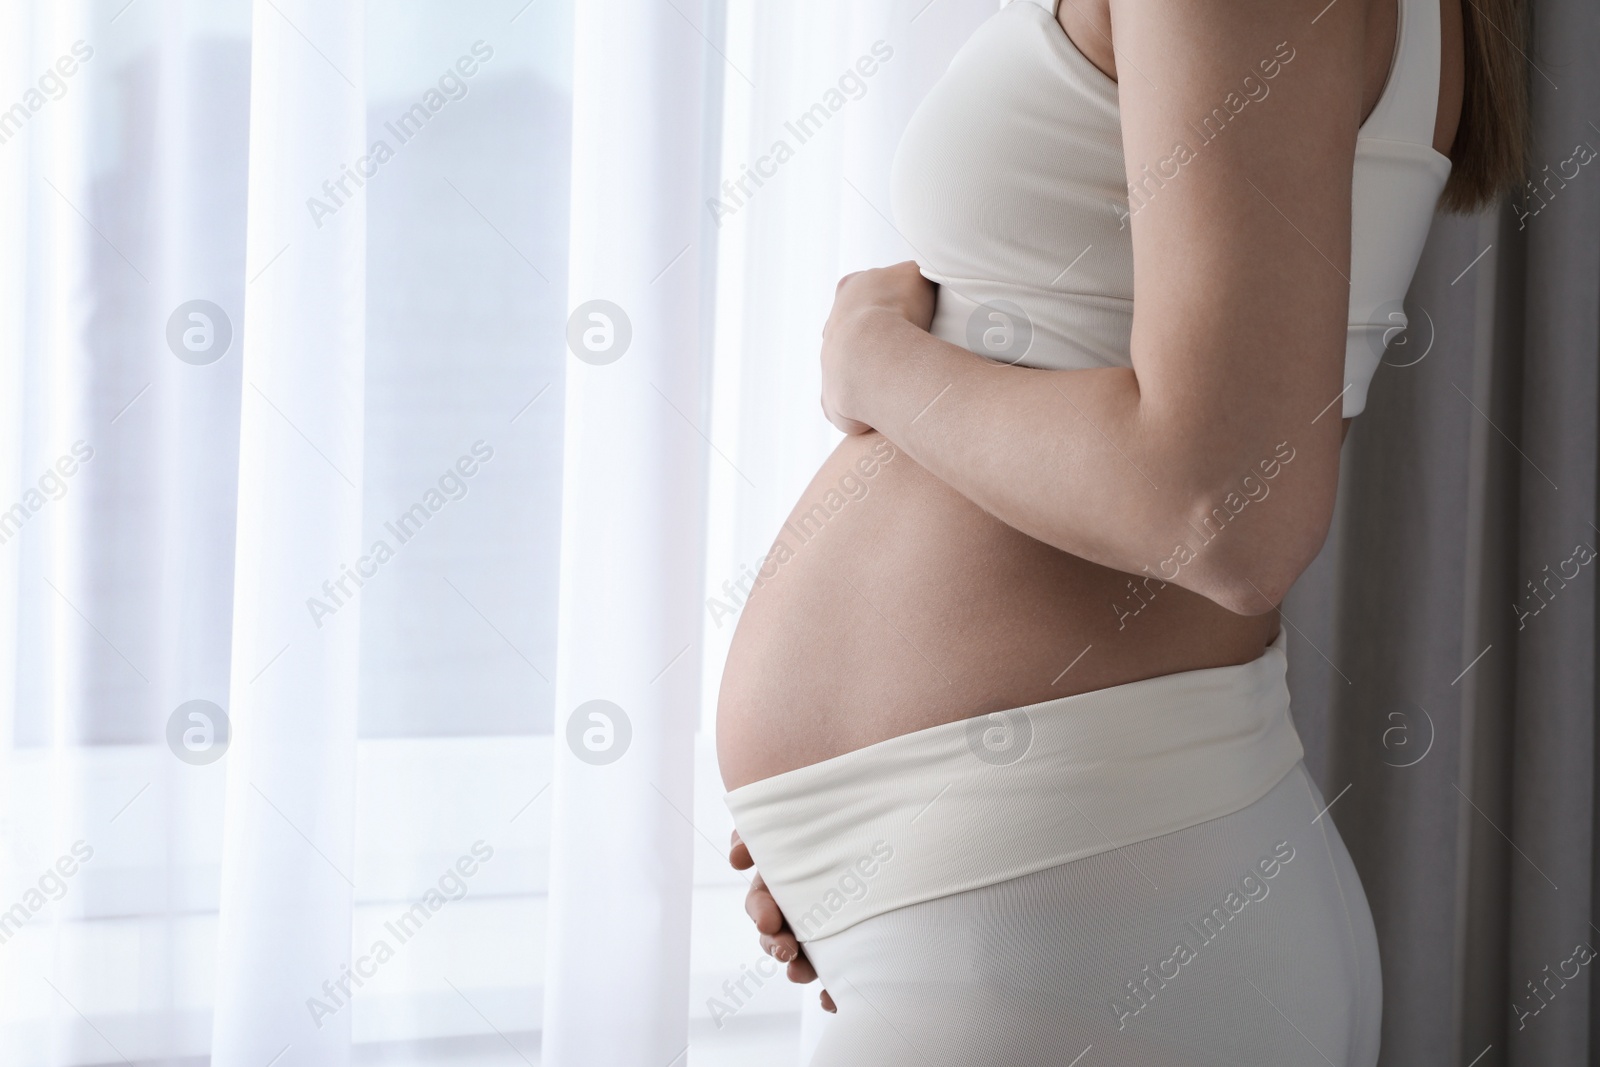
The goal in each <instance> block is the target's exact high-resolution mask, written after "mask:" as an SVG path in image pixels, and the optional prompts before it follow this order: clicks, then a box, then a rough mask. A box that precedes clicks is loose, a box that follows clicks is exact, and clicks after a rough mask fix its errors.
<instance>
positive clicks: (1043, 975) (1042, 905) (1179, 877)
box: [807, 765, 1381, 1067]
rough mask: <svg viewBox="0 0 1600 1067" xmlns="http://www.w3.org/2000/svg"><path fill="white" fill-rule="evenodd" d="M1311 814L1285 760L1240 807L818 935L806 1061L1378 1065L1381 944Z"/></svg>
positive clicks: (1306, 794)
mask: <svg viewBox="0 0 1600 1067" xmlns="http://www.w3.org/2000/svg"><path fill="white" fill-rule="evenodd" d="M1063 803H1065V800H1063ZM1321 808H1322V802H1321V798H1320V796H1318V795H1317V793H1316V791H1315V787H1314V786H1313V785H1312V783H1311V781H1310V778H1309V776H1308V775H1307V774H1306V772H1305V770H1304V767H1303V765H1297V766H1296V767H1295V768H1294V770H1292V771H1291V772H1290V773H1289V774H1288V775H1287V776H1286V777H1285V778H1284V779H1283V780H1282V781H1280V782H1279V783H1278V784H1277V785H1276V786H1274V787H1273V789H1272V790H1271V791H1270V792H1269V793H1268V794H1267V795H1266V796H1265V797H1263V798H1262V799H1260V800H1258V801H1257V802H1255V803H1254V804H1252V805H1250V806H1248V807H1246V808H1244V809H1242V810H1240V811H1238V812H1235V813H1233V814H1232V815H1228V816H1225V817H1223V818H1220V819H1214V820H1211V821H1210V822H1206V823H1202V824H1200V825H1199V826H1195V827H1191V828H1189V829H1187V830H1182V831H1179V832H1177V833H1173V834H1168V835H1165V836H1162V837H1158V838H1152V839H1150V840H1147V841H1142V842H1137V843H1135V844H1130V845H1126V846H1124V847H1122V848H1117V849H1113V850H1110V851H1107V852H1103V853H1101V854H1099V855H1096V856H1091V857H1088V858H1086V859H1083V860H1078V861H1075V862H1072V863H1068V864H1064V865H1061V866H1059V867H1054V868H1050V869H1048V870H1044V871H1039V872H1037V873H1034V874H1030V875H1026V876H1024V877H1021V878H1015V879H1012V880H1010V881H1006V882H1001V883H997V884H995V885H992V886H987V887H984V888H981V889H976V890H972V891H969V892H965V893H958V894H954V895H952V896H948V897H944V898H941V899H938V900H933V901H927V902H925V903H922V904H916V905H912V906H910V907H905V908H900V909H898V910H896V911H892V912H888V913H886V914H884V915H880V916H878V917H876V918H873V919H869V920H867V921H865V922H862V923H860V924H858V925H856V926H854V927H851V928H850V929H847V930H844V931H841V932H840V933H838V934H836V935H834V936H832V937H828V938H824V939H822V940H819V941H814V942H811V943H810V944H809V945H808V946H807V951H808V954H809V955H810V956H811V959H812V961H813V962H814V963H815V964H816V967H817V970H818V972H819V974H820V975H821V976H822V980H823V984H824V985H825V986H826V987H827V989H828V990H829V992H830V993H831V994H832V995H833V998H834V1000H835V1001H836V1002H837V1004H838V1007H839V1012H838V1015H837V1016H835V1017H833V1018H832V1019H830V1020H829V1021H828V1030H827V1032H826V1034H825V1036H824V1038H823V1040H822V1042H821V1044H820V1046H819V1048H818V1051H817V1053H816V1055H815V1057H814V1058H813V1059H812V1061H811V1062H812V1067H845V1065H857V1064H863V1065H864V1064H873V1065H880V1067H899V1065H902V1064H904V1065H906V1067H911V1065H916V1067H926V1065H938V1067H943V1065H946V1064H949V1065H961V1067H970V1065H976V1064H995V1065H1000V1064H1004V1065H1006V1067H1030V1065H1034V1064H1038V1065H1041V1067H1042V1065H1046V1064H1048V1065H1049V1067H1066V1065H1069V1064H1073V1063H1074V1062H1075V1061H1074V1057H1077V1056H1079V1055H1080V1054H1081V1053H1084V1052H1085V1050H1091V1051H1088V1053H1087V1054H1086V1055H1084V1056H1083V1059H1082V1061H1081V1065H1082V1067H1118V1065H1126V1067H1135V1065H1137V1067H1178V1065H1183V1067H1196V1065H1202V1064H1217V1065H1228V1067H1238V1065H1241V1064H1244V1065H1253V1064H1263V1065H1265V1064H1270V1065H1272V1067H1290V1065H1295V1064H1307V1065H1320V1067H1326V1065H1328V1064H1333V1065H1335V1067H1371V1065H1372V1064H1373V1063H1375V1062H1376V1059H1377V1041H1378V1024H1379V1014H1380V1005H1381V979H1380V975H1379V971H1378V955H1377V942H1376V938H1375V936H1374V933H1373V928H1372V919H1371V916H1370V913H1369V912H1368V910H1367V904H1366V899H1365V897H1364V896H1363V894H1362V892H1361V884H1360V881H1359V879H1358V878H1357V877H1356V874H1355V870H1354V868H1353V867H1352V866H1351V863H1350V858H1349V855H1348V853H1347V852H1346V851H1345V849H1344V845H1343V843H1342V842H1340V841H1339V840H1338V833H1337V831H1336V830H1335V829H1334V828H1333V825H1332V823H1331V821H1330V819H1329V817H1328V816H1326V815H1322V816H1321V817H1320V818H1318V817H1317V816H1318V815H1319V813H1320V811H1321Z"/></svg>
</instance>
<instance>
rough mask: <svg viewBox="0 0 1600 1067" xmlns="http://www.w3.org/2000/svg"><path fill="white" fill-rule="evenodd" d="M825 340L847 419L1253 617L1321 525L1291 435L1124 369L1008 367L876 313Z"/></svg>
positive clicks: (1308, 549) (1069, 536)
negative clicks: (1180, 400)
mask: <svg viewBox="0 0 1600 1067" xmlns="http://www.w3.org/2000/svg"><path fill="white" fill-rule="evenodd" d="M833 343H838V344H844V345H847V346H849V347H850V350H851V351H850V352H849V354H848V355H847V356H846V357H844V359H843V361H842V362H844V363H846V364H847V365H848V367H849V368H850V369H849V371H848V372H847V377H848V378H849V379H850V381H849V384H848V386H847V387H846V388H847V389H848V392H849V393H850V395H851V398H852V405H853V407H854V408H855V410H854V411H852V412H850V414H851V415H852V417H855V418H858V419H860V420H861V421H862V422H865V423H867V424H868V425H870V426H872V427H873V428H875V429H877V430H878V431H879V432H881V433H882V434H884V436H886V437H888V438H889V439H890V440H891V441H893V442H894V443H895V445H896V446H898V447H900V448H902V449H904V450H905V451H906V453H907V454H908V455H910V456H911V457H912V458H913V459H915V460H916V461H917V462H918V463H919V464H921V465H922V466H923V467H925V468H927V469H928V470H929V471H930V472H931V473H933V474H934V475H935V476H936V477H938V478H940V479H941V480H943V481H944V482H946V483H947V484H949V485H950V486H951V487H952V488H954V489H955V490H957V491H958V492H960V493H961V494H962V495H964V496H966V497H967V498H968V499H970V500H972V501H973V502H974V503H976V504H977V505H978V506H980V507H982V508H983V509H984V510H986V511H988V512H989V513H990V514H992V515H994V516H995V517H996V518H998V519H1000V520H1001V521H1003V522H1005V523H1007V524H1008V525H1010V526H1012V527H1014V528H1016V529H1018V530H1020V531H1021V532H1023V533H1025V534H1028V535H1029V536H1031V537H1034V538H1035V539H1037V540H1040V541H1043V542H1045V543H1047V544H1049V545H1052V546H1054V547H1056V548H1059V549H1061V550H1062V551H1065V552H1070V553H1072V554H1073V555H1076V556H1081V557H1083V558H1085V559H1089V560H1091V561H1093V562H1095V563H1099V564H1102V565H1104V566H1107V567H1112V568H1115V569H1117V570H1122V571H1128V572H1132V573H1147V574H1151V575H1154V576H1155V577H1157V578H1159V579H1161V580H1163V581H1171V582H1174V583H1175V584H1178V585H1180V586H1183V587H1184V588H1187V589H1191V590H1193V591H1194V592H1197V593H1200V594H1201V595H1203V596H1207V597H1209V598H1211V599H1213V600H1215V601H1217V602H1218V603H1220V604H1222V605H1223V606H1225V607H1227V608H1229V609H1230V610H1233V611H1236V612H1239V613H1241V614H1259V613H1262V612H1265V611H1268V610H1271V609H1272V607H1274V606H1275V605H1276V603H1277V602H1278V600H1280V599H1281V597H1282V594H1283V593H1284V592H1286V591H1287V588H1288V585H1289V584H1290V583H1291V582H1292V581H1293V580H1294V578H1295V577H1297V576H1298V574H1299V571H1300V569H1302V568H1303V567H1304V566H1305V564H1306V563H1308V562H1309V561H1310V559H1311V558H1312V557H1313V556H1314V555H1315V552H1316V549H1317V547H1319V546H1320V544H1321V541H1322V538H1323V536H1324V535H1325V533H1326V528H1327V516H1325V515H1318V514H1315V510H1316V509H1315V507H1314V505H1315V502H1316V501H1318V500H1319V499H1321V495H1322V494H1320V493H1319V491H1318V488H1317V487H1313V486H1311V485H1310V484H1308V483H1309V482H1310V481H1311V480H1312V479H1313V478H1314V477H1317V476H1325V474H1324V473H1323V472H1315V471H1310V470H1305V471H1301V470H1295V469H1294V467H1293V462H1294V457H1295V456H1296V455H1297V452H1296V449H1295V443H1294V442H1293V441H1292V440H1287V439H1281V440H1278V441H1267V440H1266V438H1265V437H1264V436H1262V435H1261V434H1260V433H1259V432H1246V433H1240V432H1239V427H1238V425H1237V424H1236V421H1237V420H1235V419H1233V418H1230V415H1229V413H1226V412H1220V413H1216V414H1215V415H1213V416H1211V417H1204V418H1202V417H1197V415H1196V413H1195V412H1194V411H1193V410H1186V409H1185V406H1184V405H1181V404H1179V405H1172V404H1161V403H1159V402H1157V401H1156V400H1154V399H1152V398H1150V397H1147V396H1145V395H1143V394H1142V393H1141V390H1140V384H1139V381H1138V378H1137V376H1136V374H1135V372H1134V371H1133V370H1132V369H1131V368H1120V367H1116V368H1096V369H1089V370H1067V371H1053V370H1040V369H1034V368H1024V367H1014V366H1006V365H1002V364H998V363H995V362H993V361H991V360H988V359H985V358H983V357H981V356H977V355H974V354H973V353H971V352H969V351H967V350H966V349H964V348H962V347H960V346H958V345H953V344H950V343H948V342H945V341H942V340H940V339H938V338H936V337H933V336H932V335H930V334H928V333H927V332H925V331H923V330H921V329H918V328H917V327H916V326H915V325H914V324H912V323H910V322H908V321H906V320H905V319H904V318H903V317H902V316H898V315H895V314H893V313H892V312H887V311H882V310H868V311H865V312H863V313H862V314H861V315H859V316H858V317H857V318H856V320H855V322H854V325H853V327H852V328H851V329H850V330H848V331H844V336H843V337H840V338H838V339H836V340H835V342H833ZM1257 452H1259V453H1260V454H1259V456H1257V455H1255V453H1257ZM1305 466H1306V464H1305V462H1302V463H1301V467H1302V468H1305ZM1291 473H1292V474H1293V475H1297V476H1300V477H1286V475H1288V474H1291ZM1335 477H1336V472H1335ZM1297 482H1298V483H1299V484H1296V483H1297ZM1271 496H1276V497H1277V499H1276V500H1273V501H1272V503H1271V504H1268V503H1267V500H1268V498H1269V497H1271ZM1286 498H1289V499H1286ZM1308 507H1310V509H1311V510H1310V512H1308V510H1307V509H1308Z"/></svg>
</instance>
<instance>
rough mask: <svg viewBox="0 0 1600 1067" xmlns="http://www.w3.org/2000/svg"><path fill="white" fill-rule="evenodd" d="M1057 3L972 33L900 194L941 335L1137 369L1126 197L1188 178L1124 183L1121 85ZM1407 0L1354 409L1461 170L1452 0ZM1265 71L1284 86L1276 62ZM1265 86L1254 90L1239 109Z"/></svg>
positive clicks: (1362, 265) (1367, 164)
mask: <svg viewBox="0 0 1600 1067" xmlns="http://www.w3.org/2000/svg"><path fill="white" fill-rule="evenodd" d="M1059 3H1060V0H1019V2H1015V3H1012V2H1007V3H1006V6H1004V7H1002V9H1001V10H1000V11H999V12H998V13H996V14H995V15H994V16H993V17H991V18H990V19H989V20H988V21H986V22H984V23H983V24H982V25H981V26H979V27H978V29H977V31H976V32H974V33H973V35H972V37H971V38H969V39H968V40H967V42H966V43H965V44H964V45H962V47H961V50H960V51H959V52H957V53H956V56H955V58H954V59H953V60H951V63H950V67H949V69H948V70H947V71H946V72H945V73H944V75H943V76H942V77H941V78H940V79H939V81H938V82H936V83H935V84H934V86H933V88H932V89H931V90H930V91H929V93H928V95H927V96H926V97H925V98H924V99H923V101H922V103H921V104H920V105H919V106H918V108H917V110H916V112H915V114H913V115H912V118H911V122H910V124H909V125H908V126H907V128H906V131H905V134H904V135H903V137H902V138H901V140H900V144H899V147H898V149H897V151H896V153H895V159H894V167H893V172H892V175H891V194H890V195H891V202H892V206H893V212H894V216H895V221H896V225H897V226H898V227H899V229H900V231H901V233H902V234H904V235H905V237H906V239H907V241H908V242H909V243H910V244H911V246H912V249H913V253H914V254H915V256H916V257H917V262H918V264H919V265H920V266H921V268H922V273H923V274H924V275H925V276H926V277H928V278H929V279H930V280H932V281H935V282H938V283H939V285H940V291H939V299H938V305H937V310H936V312H935V315H934V320H933V326H932V332H933V333H934V334H935V335H936V336H938V337H940V338H943V339H944V340H946V341H950V342H952V343H954V344H958V345H961V346H962V347H964V348H968V349H971V350H972V351H974V352H977V353H979V354H980V355H985V356H989V357H990V358H993V359H996V360H999V361H1001V362H1005V363H1017V364H1021V365H1024V366H1029V367H1045V368H1051V369H1062V370H1066V369H1074V368H1090V367H1129V366H1132V359H1131V357H1130V355H1129V338H1130V336H1131V333H1132V328H1133V244H1132V231H1131V230H1130V229H1129V219H1130V211H1133V212H1136V211H1137V210H1139V208H1140V207H1141V206H1142V204H1143V203H1146V202H1148V201H1149V199H1151V198H1154V197H1156V196H1159V195H1160V190H1161V187H1162V185H1163V184H1164V182H1165V181H1170V180H1174V175H1173V174H1168V175H1166V176H1165V177H1163V175H1162V174H1160V173H1159V172H1158V171H1154V170H1151V169H1150V168H1148V167H1147V168H1145V170H1144V172H1143V173H1142V175H1141V178H1140V180H1139V182H1138V183H1136V184H1135V185H1134V186H1131V187H1130V186H1129V185H1128V184H1127V175H1126V172H1125V171H1124V168H1123V156H1122V124H1121V118H1120V115H1119V112H1118V108H1117V85H1116V83H1115V82H1114V81H1112V80H1111V79H1110V78H1108V77H1107V76H1106V75H1105V74H1104V73H1102V72H1101V71H1100V69H1099V68H1098V67H1096V66H1095V65H1094V64H1093V63H1091V62H1089V60H1088V59H1087V58H1086V57H1085V56H1084V55H1083V53H1081V52H1079V51H1078V49H1077V46H1076V45H1074V44H1073V43H1072V40H1071V38H1069V37H1068V36H1067V34H1066V31H1065V30H1063V29H1062V28H1061V26H1060V24H1059V23H1057V21H1056V8H1057V6H1058V5H1059ZM1399 5H1400V6H1399V28H1398V31H1397V34H1396V41H1395V52H1394V59H1393V61H1392V63H1391V67H1390V71H1389V80H1388V83H1387V84H1386V85H1385V86H1384V89H1383V94H1382V96H1381V97H1380V98H1379V100H1378V104H1377V106H1376V107H1375V108H1374V109H1373V111H1372V114H1371V115H1369V116H1368V117H1367V120H1366V122H1364V123H1363V124H1362V125H1361V129H1360V132H1359V134H1358V137H1357V141H1356V153H1355V173H1354V185H1353V191H1352V201H1351V209H1352V221H1351V238H1352V243H1351V262H1350V312H1349V330H1348V332H1347V334H1346V338H1345V367H1344V379H1345V392H1344V406H1343V413H1344V415H1346V416H1350V415H1355V414H1358V413H1359V412H1360V411H1361V410H1362V409H1363V408H1364V407H1365V406H1366V400H1367V385H1368V383H1369V382H1370V381H1371V379H1372V375H1373V372H1375V371H1376V370H1377V368H1378V363H1379V361H1380V360H1381V359H1382V356H1383V349H1384V343H1385V341H1386V340H1387V339H1388V337H1389V336H1392V335H1393V334H1394V333H1395V332H1396V331H1398V330H1399V329H1400V328H1403V327H1404V326H1405V324H1406V319H1405V314H1404V312H1403V311H1402V309H1401V301H1402V299H1403V298H1404V297H1405V294H1406V290H1407V289H1408V288H1409V287H1410V284H1411V276H1412V274H1413V273H1414V272H1415V271H1416V268H1417V260H1418V258H1419V257H1420V256H1421V255H1422V245H1423V242H1424V241H1425V240H1426V239H1427V236H1428V229H1429V227H1430V226H1431V225H1432V222H1433V211H1434V207H1435V205H1436V204H1437V202H1438V199H1439V194H1440V192H1441V191H1442V190H1443V189H1444V185H1445V181H1446V179H1447V178H1449V176H1450V160H1449V158H1448V157H1446V156H1443V155H1441V154H1440V153H1438V152H1436V151H1434V149H1433V127H1434V120H1435V115H1436V112H1437V108H1438V99H1439V62H1440V59H1439V50H1440V30H1439V7H1438V0H1399ZM1285 55H1289V56H1291V57H1292V50H1290V49H1288V48H1284V49H1282V55H1279V56H1276V57H1263V59H1264V60H1266V61H1268V62H1269V63H1270V62H1271V61H1273V60H1276V61H1278V62H1279V63H1280V65H1281V63H1282V60H1283V57H1284V56H1285ZM1289 62H1290V63H1291V64H1292V58H1291V59H1290V60H1289ZM1268 69H1271V67H1270V66H1269V67H1268ZM1280 70H1281V66H1280ZM1253 77H1254V79H1255V82H1256V83H1257V85H1261V86H1264V87H1265V91H1266V92H1267V93H1269V94H1270V91H1271V80H1270V79H1269V78H1266V77H1265V76H1264V72H1262V71H1257V72H1256V73H1255V74H1254V75H1253ZM1241 85H1242V86H1243V80H1242V79H1241ZM1261 91H1262V90H1261V89H1260V88H1242V89H1241V92H1240V94H1239V95H1238V97H1237V99H1238V100H1239V101H1246V102H1245V103H1243V104H1239V105H1237V106H1238V108H1239V111H1243V110H1244V109H1245V108H1248V107H1249V106H1250V104H1249V102H1248V100H1247V97H1246V93H1247V92H1248V93H1250V94H1259V93H1260V92H1261ZM1237 113H1238V112H1234V111H1233V110H1232V109H1231V108H1226V107H1223V108H1219V109H1218V110H1217V112H1214V113H1213V116H1212V117H1209V118H1208V119H1206V120H1203V122H1202V124H1201V125H1198V126H1196V125H1191V127H1190V129H1191V131H1192V132H1193V133H1194V142H1193V143H1191V144H1190V146H1189V147H1190V148H1191V149H1192V150H1193V151H1194V152H1195V153H1196V154H1199V153H1201V152H1204V150H1205V149H1204V144H1205V142H1206V141H1207V140H1209V139H1211V138H1212V137H1216V136H1220V135H1221V134H1222V133H1225V132H1226V130H1225V124H1226V123H1227V122H1228V121H1231V119H1232V117H1233V115H1234V114H1237ZM1179 180H1181V179H1179Z"/></svg>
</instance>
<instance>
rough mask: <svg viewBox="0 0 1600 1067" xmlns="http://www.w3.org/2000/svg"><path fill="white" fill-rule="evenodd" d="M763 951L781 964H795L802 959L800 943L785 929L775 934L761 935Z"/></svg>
mask: <svg viewBox="0 0 1600 1067" xmlns="http://www.w3.org/2000/svg"><path fill="white" fill-rule="evenodd" d="M761 951H762V952H765V953H766V954H767V955H769V956H771V957H772V958H773V959H775V960H777V961H778V962H779V963H793V962H794V961H795V960H797V959H802V958H804V957H803V954H802V953H801V951H800V942H799V941H797V940H795V936H794V934H792V933H790V932H789V928H788V927H784V928H783V929H782V930H779V931H778V932H777V933H775V934H762V935H761Z"/></svg>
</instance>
